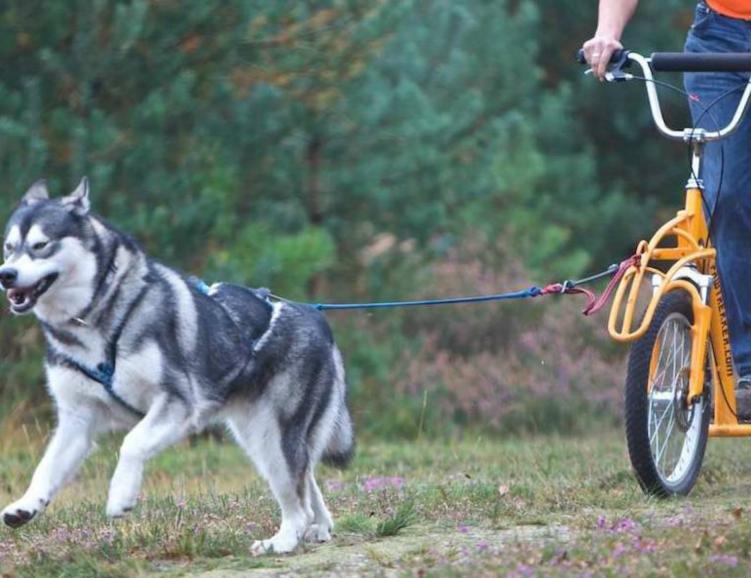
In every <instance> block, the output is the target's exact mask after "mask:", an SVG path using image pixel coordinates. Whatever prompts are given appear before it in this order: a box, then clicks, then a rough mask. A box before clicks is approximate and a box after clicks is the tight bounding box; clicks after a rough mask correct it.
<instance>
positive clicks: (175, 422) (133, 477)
mask: <svg viewBox="0 0 751 578" xmlns="http://www.w3.org/2000/svg"><path fill="white" fill-rule="evenodd" d="M191 428H192V422H191V420H190V415H189V412H188V408H187V407H186V405H185V404H184V403H183V401H182V400H180V399H178V398H176V397H174V396H172V395H168V394H165V395H164V396H163V397H161V398H160V399H159V400H157V401H156V402H155V403H154V404H153V405H152V406H151V409H149V412H148V413H147V414H146V416H145V417H144V418H143V419H142V420H141V421H139V422H138V423H137V424H136V426H135V427H134V428H133V429H132V430H130V432H129V433H128V435H126V436H125V439H124V440H123V444H122V446H121V447H120V459H119V460H118V462H117V467H116V468H115V473H114V475H113V476H112V481H111V482H110V491H109V498H108V499H107V515H108V516H110V517H114V518H116V517H119V516H122V515H123V514H125V513H126V512H128V511H130V510H132V509H133V506H135V504H136V501H137V500H138V492H139V491H140V489H141V480H142V478H143V468H144V465H145V464H146V462H147V461H148V460H149V459H151V458H153V457H154V456H155V455H156V454H158V453H159V452H161V451H162V450H164V449H166V448H167V447H169V446H171V445H172V444H174V443H177V442H178V441H180V440H181V439H183V438H184V437H185V436H186V435H188V433H190V431H191Z"/></svg>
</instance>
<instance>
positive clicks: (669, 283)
mask: <svg viewBox="0 0 751 578" xmlns="http://www.w3.org/2000/svg"><path fill="white" fill-rule="evenodd" d="M708 238H709V231H708V228H707V223H706V219H705V217H704V211H703V207H702V193H701V190H700V189H699V188H698V187H691V188H689V189H687V191H686V205H685V208H684V209H683V210H681V211H678V213H677V214H676V216H675V217H674V218H673V219H671V220H670V221H668V222H667V223H665V224H664V225H663V226H662V227H660V229H658V231H657V232H656V233H655V234H654V236H653V237H652V238H651V239H650V241H649V242H647V241H641V242H640V243H639V245H638V247H637V250H636V253H637V255H638V256H639V263H638V265H632V266H631V267H629V268H628V269H627V271H626V273H625V274H624V276H623V278H622V279H621V281H620V284H619V285H618V289H617V290H616V293H615V297H614V300H613V305H612V307H611V310H610V317H609V319H608V331H609V333H610V335H611V336H612V337H613V339H615V340H617V341H620V342H629V341H634V340H636V339H639V338H640V337H642V336H644V334H645V333H646V332H647V330H648V328H649V325H650V324H651V322H652V319H653V317H654V313H655V310H656V308H657V305H658V303H659V302H660V300H661V299H662V298H663V297H664V296H665V295H666V294H667V293H668V292H670V291H675V290H683V291H685V292H686V293H688V294H689V295H690V296H691V304H692V309H693V317H694V320H693V325H692V327H691V337H692V340H691V373H690V378H689V391H688V397H687V403H688V404H689V405H691V404H693V403H694V402H695V401H697V400H698V399H700V398H701V396H703V395H704V393H705V392H704V387H705V383H706V380H705V372H706V370H707V369H709V371H711V372H712V376H711V380H712V381H711V383H712V384H713V387H712V394H713V396H714V400H713V407H714V419H713V422H712V424H711V425H710V427H709V435H710V436H714V437H737V436H751V424H745V423H739V422H738V418H737V416H736V411H735V405H736V404H735V376H734V375H733V363H732V354H731V350H730V339H729V333H728V326H727V320H726V317H725V305H724V302H723V298H722V291H721V288H720V283H719V278H718V276H717V268H716V257H717V253H716V250H715V249H714V248H712V247H711V245H710V244H709V242H708ZM668 239H674V240H675V241H676V242H675V243H674V246H668V247H666V246H664V244H665V241H666V240H668ZM654 261H671V262H673V264H672V266H670V268H669V269H668V270H667V272H664V271H662V270H660V269H658V268H657V267H655V266H654V265H653V262H654ZM686 267H690V268H694V269H695V270H696V271H698V272H699V273H701V274H703V275H711V276H712V279H713V283H712V284H711V287H709V288H708V289H709V290H708V292H705V294H704V295H702V292H703V291H702V288H701V287H698V286H697V285H696V284H695V283H694V282H692V281H691V280H689V279H687V278H686V277H685V276H683V275H681V273H682V272H683V271H685V270H686ZM646 273H651V274H652V275H653V276H656V277H655V279H657V281H653V292H652V296H651V299H650V302H649V304H648V306H647V308H646V311H645V312H644V315H643V317H642V319H641V321H640V322H639V324H638V325H635V323H634V319H635V315H636V312H637V311H636V310H637V300H638V297H639V292H640V289H641V287H642V284H643V281H644V276H645V274H646ZM707 343H711V346H712V347H711V349H710V352H711V355H710V356H709V359H707V357H708V356H707V353H708V352H707Z"/></svg>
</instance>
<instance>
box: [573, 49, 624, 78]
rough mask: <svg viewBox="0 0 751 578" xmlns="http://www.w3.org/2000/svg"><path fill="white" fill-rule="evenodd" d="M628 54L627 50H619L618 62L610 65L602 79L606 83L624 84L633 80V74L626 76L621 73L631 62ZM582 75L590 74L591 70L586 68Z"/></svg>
mask: <svg viewBox="0 0 751 578" xmlns="http://www.w3.org/2000/svg"><path fill="white" fill-rule="evenodd" d="M628 53H629V51H628V50H621V52H620V55H619V58H618V60H616V61H615V62H612V63H610V65H609V67H608V71H607V72H606V73H605V77H604V79H605V81H606V82H625V81H627V80H632V79H633V78H634V76H633V74H628V73H627V72H624V71H623V69H624V68H628V67H629V66H631V60H629V58H628ZM580 54H581V51H580ZM581 58H583V57H581ZM584 74H592V69H591V68H588V69H587V70H585V71H584Z"/></svg>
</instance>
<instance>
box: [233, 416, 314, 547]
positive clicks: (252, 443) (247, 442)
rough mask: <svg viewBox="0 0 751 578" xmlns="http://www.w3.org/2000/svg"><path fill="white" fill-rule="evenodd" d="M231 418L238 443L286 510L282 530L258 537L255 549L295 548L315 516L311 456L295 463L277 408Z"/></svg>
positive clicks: (282, 509)
mask: <svg viewBox="0 0 751 578" xmlns="http://www.w3.org/2000/svg"><path fill="white" fill-rule="evenodd" d="M243 413H244V412H243ZM272 416H273V417H272ZM228 422H229V426H230V429H231V430H232V433H233V434H234V436H235V439H236V440H237V442H238V444H240V446H242V448H243V449H244V450H245V452H246V453H247V454H248V456H249V457H250V459H251V460H252V461H253V463H254V464H255V466H256V468H257V469H258V472H259V473H260V474H261V476H263V477H264V478H265V479H266V480H267V481H268V483H269V486H270V487H271V491H272V493H273V494H274V497H275V498H276V501H277V502H278V503H279V507H280V509H281V511H282V523H281V525H280V527H279V531H278V532H277V533H276V534H274V536H273V537H271V538H269V539H267V540H256V541H255V542H254V543H253V545H252V546H251V553H252V554H253V555H260V554H266V553H271V552H273V553H276V554H282V553H286V552H291V551H292V550H294V549H295V548H296V547H297V545H298V544H299V543H300V541H301V540H302V539H303V538H304V537H305V534H306V531H307V529H308V527H309V526H310V523H311V522H312V520H313V509H312V508H311V505H310V493H309V491H308V483H307V476H308V464H307V460H306V459H304V458H303V459H302V460H301V461H298V462H297V466H298V467H292V465H291V464H290V460H289V459H288V457H287V456H286V455H285V452H284V450H283V445H284V444H285V441H283V440H284V437H283V435H282V432H281V431H280V424H279V422H278V421H277V420H276V417H275V416H274V414H273V412H270V411H266V412H262V411H256V412H253V415H252V416H248V414H247V413H245V414H244V415H240V416H238V417H237V419H234V418H230V419H229V420H228ZM301 447H302V450H303V451H304V447H305V446H304V444H302V443H301Z"/></svg>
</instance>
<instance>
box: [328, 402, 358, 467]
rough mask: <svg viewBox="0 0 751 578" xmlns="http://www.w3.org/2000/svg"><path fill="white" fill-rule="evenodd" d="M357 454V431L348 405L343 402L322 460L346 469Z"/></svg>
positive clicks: (329, 464)
mask: <svg viewBox="0 0 751 578" xmlns="http://www.w3.org/2000/svg"><path fill="white" fill-rule="evenodd" d="M354 455H355V432H354V429H353V427H352V418H351V417H350V415H349V409H347V405H346V403H345V404H342V407H341V409H340V410H339V415H337V416H336V422H335V423H334V429H333V430H332V432H331V438H330V439H329V443H328V445H327V446H326V449H325V450H324V452H323V456H322V457H321V461H323V463H324V464H326V465H327V466H332V467H334V468H339V469H344V468H346V467H347V466H348V465H349V463H350V462H351V461H352V457H353V456H354Z"/></svg>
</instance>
